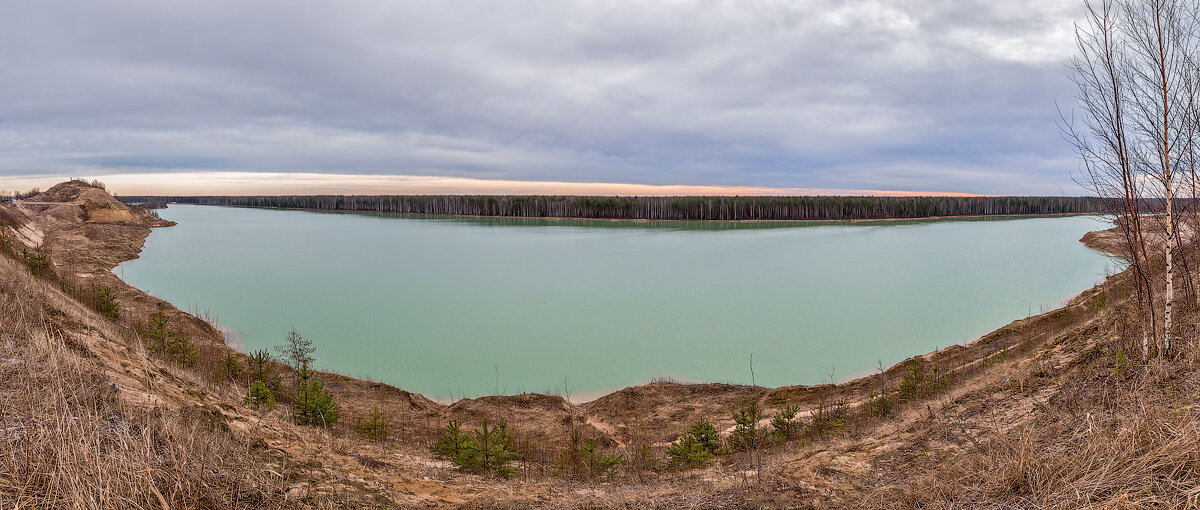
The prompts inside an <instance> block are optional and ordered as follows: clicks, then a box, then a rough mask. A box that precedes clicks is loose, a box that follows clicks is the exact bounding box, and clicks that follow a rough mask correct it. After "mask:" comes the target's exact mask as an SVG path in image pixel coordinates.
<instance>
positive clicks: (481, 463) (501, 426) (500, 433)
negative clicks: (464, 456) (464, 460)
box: [467, 418, 517, 478]
mask: <svg viewBox="0 0 1200 510" xmlns="http://www.w3.org/2000/svg"><path fill="white" fill-rule="evenodd" d="M467 451H468V452H469V457H468V465H470V466H474V469H473V470H474V471H485V472H488V473H491V474H493V475H495V476H499V477H501V478H507V477H508V476H510V475H512V474H513V473H515V472H516V470H515V469H513V467H512V462H513V461H514V460H517V454H516V452H515V451H514V450H513V436H512V433H510V432H509V430H508V424H507V423H505V422H504V420H500V422H499V423H497V424H496V425H494V426H492V427H491V428H489V427H488V421H487V419H486V418H485V419H484V420H483V423H482V424H481V426H480V428H479V429H478V430H476V431H475V441H473V442H472V443H471V444H469V445H468V448H467Z"/></svg>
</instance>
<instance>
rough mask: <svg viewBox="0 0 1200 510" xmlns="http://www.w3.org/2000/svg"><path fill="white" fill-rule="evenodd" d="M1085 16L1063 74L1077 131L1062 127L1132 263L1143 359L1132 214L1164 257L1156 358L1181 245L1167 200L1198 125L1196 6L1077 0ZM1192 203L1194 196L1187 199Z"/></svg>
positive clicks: (1144, 255) (1141, 271)
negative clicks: (1068, 80) (1110, 206)
mask: <svg viewBox="0 0 1200 510" xmlns="http://www.w3.org/2000/svg"><path fill="white" fill-rule="evenodd" d="M1085 6H1086V8H1087V12H1088V16H1087V21H1086V23H1085V25H1084V26H1080V27H1078V28H1077V29H1076V43H1077V45H1078V47H1079V51H1080V55H1079V56H1077V57H1075V58H1074V59H1073V60H1072V64H1071V68H1072V70H1073V74H1074V80H1075V83H1076V86H1077V90H1078V95H1077V99H1078V101H1079V104H1080V106H1081V108H1082V110H1083V129H1081V130H1076V129H1075V127H1074V126H1073V125H1070V124H1068V125H1067V127H1065V129H1064V133H1065V134H1066V136H1067V138H1068V140H1071V141H1072V143H1073V144H1074V145H1075V147H1076V150H1077V152H1078V153H1079V155H1080V157H1081V159H1082V162H1083V167H1084V179H1083V180H1084V184H1085V185H1087V186H1088V187H1089V188H1091V189H1092V190H1093V191H1095V192H1096V193H1097V194H1098V195H1100V196H1101V197H1104V198H1110V199H1113V202H1116V203H1119V204H1120V206H1119V207H1118V208H1117V210H1118V211H1120V213H1121V214H1122V215H1123V216H1124V217H1123V218H1122V220H1121V221H1122V222H1123V223H1121V222H1119V223H1118V224H1119V225H1120V226H1121V227H1122V229H1123V232H1124V233H1125V242H1126V246H1127V248H1128V250H1129V252H1130V255H1131V264H1132V265H1133V268H1134V271H1135V274H1136V275H1137V279H1138V296H1139V302H1141V303H1142V306H1143V317H1144V318H1145V319H1144V321H1143V323H1145V322H1149V330H1147V329H1145V325H1143V328H1144V329H1143V341H1142V350H1143V354H1145V355H1147V356H1148V355H1149V354H1150V344H1151V340H1150V337H1151V336H1153V335H1154V333H1153V331H1154V330H1155V329H1157V327H1156V324H1155V322H1156V318H1155V312H1154V285H1153V283H1154V279H1153V278H1152V276H1153V275H1152V271H1151V270H1152V266H1151V265H1150V261H1151V255H1150V254H1151V251H1150V250H1149V249H1148V248H1147V239H1146V237H1145V227H1146V226H1147V225H1145V224H1143V221H1142V217H1141V214H1140V213H1141V212H1142V211H1143V210H1145V209H1150V210H1153V211H1155V212H1157V213H1158V214H1155V215H1153V216H1151V217H1150V220H1151V225H1153V226H1155V227H1156V228H1157V230H1159V231H1160V232H1161V236H1160V237H1161V239H1162V241H1161V250H1162V256H1163V257H1164V259H1165V263H1166V264H1165V265H1166V274H1165V275H1164V279H1165V293H1164V296H1163V308H1162V322H1163V326H1162V330H1163V333H1162V337H1161V338H1162V340H1161V342H1160V343H1159V346H1160V351H1161V353H1162V354H1163V355H1168V354H1170V351H1171V347H1172V341H1173V339H1172V331H1171V330H1172V327H1173V323H1172V320H1173V314H1174V304H1175V303H1174V301H1175V274H1174V273H1175V271H1174V266H1175V257H1176V253H1175V252H1176V249H1177V247H1178V245H1179V242H1180V241H1181V236H1180V234H1179V230H1178V226H1179V222H1178V219H1177V218H1176V207H1175V201H1176V196H1177V194H1178V191H1179V190H1180V189H1181V188H1182V185H1183V182H1182V177H1184V176H1186V175H1188V174H1186V173H1184V169H1186V168H1189V167H1190V166H1191V165H1192V164H1194V161H1191V160H1190V158H1191V155H1192V154H1194V153H1195V150H1194V149H1195V141H1196V140H1195V139H1196V132H1197V131H1196V127H1197V108H1196V101H1195V99H1196V98H1195V92H1196V90H1197V87H1196V80H1197V64H1196V62H1197V56H1200V55H1198V54H1197V35H1198V34H1197V28H1198V27H1197V17H1196V14H1197V13H1196V10H1197V7H1196V5H1194V2H1187V1H1184V0H1126V1H1120V2H1117V1H1113V0H1094V1H1093V0H1085ZM1193 198H1195V197H1193Z"/></svg>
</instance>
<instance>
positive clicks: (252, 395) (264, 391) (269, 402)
mask: <svg viewBox="0 0 1200 510" xmlns="http://www.w3.org/2000/svg"><path fill="white" fill-rule="evenodd" d="M244 402H245V403H246V405H249V406H254V407H262V408H265V409H266V410H268V411H270V410H271V409H274V408H275V394H273V393H272V392H271V389H270V388H268V387H267V385H265V384H263V382H262V381H254V382H253V383H250V387H249V388H247V389H246V399H245V400H244Z"/></svg>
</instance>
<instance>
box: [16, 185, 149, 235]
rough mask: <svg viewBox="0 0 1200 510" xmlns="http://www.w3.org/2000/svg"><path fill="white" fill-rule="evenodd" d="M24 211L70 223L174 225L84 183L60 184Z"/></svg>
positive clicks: (26, 205)
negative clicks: (28, 210)
mask: <svg viewBox="0 0 1200 510" xmlns="http://www.w3.org/2000/svg"><path fill="white" fill-rule="evenodd" d="M21 207H23V208H25V209H31V210H34V211H36V212H37V213H39V214H45V215H47V216H49V217H52V218H55V219H58V220H61V221H67V222H71V221H83V222H88V223H132V224H137V225H143V226H146V227H160V226H168V225H171V224H172V223H171V222H168V221H164V220H162V219H159V218H158V217H157V216H155V215H153V214H151V213H149V212H147V211H145V210H144V209H141V208H137V207H130V206H128V205H125V204H124V203H122V202H121V201H120V200H117V199H116V198H114V197H113V196H112V195H110V194H109V193H108V191H106V190H105V189H104V188H103V187H102V185H99V184H93V183H88V182H85V181H81V180H74V181H67V182H64V183H60V184H57V185H55V186H54V187H52V188H50V189H48V190H46V191H44V192H42V193H39V194H37V195H34V196H33V197H30V198H29V199H28V200H25V201H24V202H23V203H22V204H21Z"/></svg>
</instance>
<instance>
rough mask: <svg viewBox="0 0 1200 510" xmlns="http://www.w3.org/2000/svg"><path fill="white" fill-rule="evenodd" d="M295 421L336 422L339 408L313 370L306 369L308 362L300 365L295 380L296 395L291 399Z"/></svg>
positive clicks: (300, 423)
mask: <svg viewBox="0 0 1200 510" xmlns="http://www.w3.org/2000/svg"><path fill="white" fill-rule="evenodd" d="M292 411H293V412H294V415H295V416H294V419H295V422H296V423H297V424H299V425H314V426H318V427H329V426H331V425H333V424H334V423H336V422H337V419H338V414H339V413H341V409H340V408H338V405H337V403H335V402H334V401H333V394H331V393H329V390H327V389H325V383H323V382H321V378H320V377H318V376H317V374H316V373H315V372H313V371H312V370H309V369H308V362H307V361H304V362H303V364H302V365H301V366H300V374H299V375H298V376H297V381H296V396H295V399H294V400H293V401H292Z"/></svg>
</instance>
